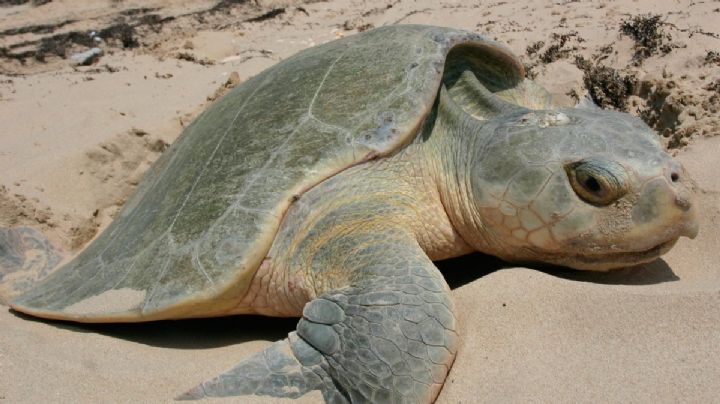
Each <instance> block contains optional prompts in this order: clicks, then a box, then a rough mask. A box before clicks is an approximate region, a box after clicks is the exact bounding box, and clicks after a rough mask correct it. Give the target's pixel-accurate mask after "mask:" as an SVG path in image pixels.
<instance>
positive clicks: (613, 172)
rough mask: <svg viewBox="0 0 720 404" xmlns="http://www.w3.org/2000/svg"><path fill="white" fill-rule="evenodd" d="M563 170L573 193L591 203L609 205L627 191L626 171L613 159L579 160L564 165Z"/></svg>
mask: <svg viewBox="0 0 720 404" xmlns="http://www.w3.org/2000/svg"><path fill="white" fill-rule="evenodd" d="M565 171H566V172H567V175H568V178H569V180H570V185H572V188H573V190H574V191H575V193H576V194H577V195H578V196H579V197H580V199H582V200H584V201H585V202H588V203H590V204H592V205H596V206H605V205H609V204H611V203H613V202H615V201H616V200H618V199H620V198H621V197H622V196H623V195H625V193H627V187H628V176H627V173H626V172H625V169H624V168H623V167H622V166H621V165H620V164H618V163H615V162H613V161H608V160H600V159H585V160H580V161H577V162H574V163H569V164H567V165H565Z"/></svg>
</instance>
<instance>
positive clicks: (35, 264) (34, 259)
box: [0, 227, 63, 303]
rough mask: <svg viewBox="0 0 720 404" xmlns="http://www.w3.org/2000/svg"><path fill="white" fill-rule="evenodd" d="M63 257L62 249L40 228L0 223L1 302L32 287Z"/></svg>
mask: <svg viewBox="0 0 720 404" xmlns="http://www.w3.org/2000/svg"><path fill="white" fill-rule="evenodd" d="M62 258H63V252H62V250H60V249H59V248H57V247H56V246H55V245H53V243H52V242H51V241H50V240H48V239H47V238H46V237H45V236H44V235H43V234H42V233H40V232H39V231H37V230H35V229H33V228H30V227H15V228H7V227H0V303H1V302H8V301H9V300H10V299H11V298H12V297H14V296H16V295H18V294H20V293H22V292H24V291H26V290H28V289H30V288H31V287H32V286H33V285H34V284H35V283H36V282H38V281H39V280H41V279H43V278H45V277H46V276H47V275H49V274H50V272H51V271H52V270H53V269H54V268H55V267H56V266H57V265H58V263H60V261H62Z"/></svg>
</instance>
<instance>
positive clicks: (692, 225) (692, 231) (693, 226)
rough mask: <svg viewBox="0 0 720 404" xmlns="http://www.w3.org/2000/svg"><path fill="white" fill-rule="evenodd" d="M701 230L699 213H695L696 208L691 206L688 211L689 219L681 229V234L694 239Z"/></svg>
mask: <svg viewBox="0 0 720 404" xmlns="http://www.w3.org/2000/svg"><path fill="white" fill-rule="evenodd" d="M699 231H700V223H699V222H698V219H697V214H696V213H695V209H693V208H690V210H689V211H688V212H687V219H686V220H685V224H684V226H683V227H682V229H681V230H680V235H681V236H685V237H687V238H690V239H694V238H695V237H697V235H698V232H699Z"/></svg>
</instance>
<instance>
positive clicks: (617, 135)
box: [12, 25, 697, 403]
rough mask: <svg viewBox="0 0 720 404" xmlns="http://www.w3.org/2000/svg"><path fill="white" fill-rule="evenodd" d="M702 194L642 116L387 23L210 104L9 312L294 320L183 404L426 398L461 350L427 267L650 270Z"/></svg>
mask: <svg viewBox="0 0 720 404" xmlns="http://www.w3.org/2000/svg"><path fill="white" fill-rule="evenodd" d="M690 184H691V181H690V180H689V178H688V176H687V174H686V172H685V171H684V170H683V168H682V167H681V166H680V165H679V164H678V163H676V162H675V161H674V160H673V159H672V158H671V157H670V156H669V155H668V154H666V153H665V152H664V151H663V150H662V147H661V143H660V142H659V141H658V139H657V135H656V134H655V133H653V131H652V130H651V129H650V128H648V127H647V126H646V125H645V124H643V123H642V121H640V120H639V119H637V118H634V117H632V116H630V115H627V114H624V113H619V112H612V111H604V110H601V109H599V108H596V107H592V106H589V105H581V106H580V108H559V107H554V106H553V105H552V104H551V102H550V98H549V96H548V95H547V93H546V92H545V91H544V90H542V89H541V88H540V87H539V86H537V85H536V84H533V83H532V82H531V81H529V80H527V79H525V77H524V70H523V66H522V64H521V63H520V61H519V60H518V59H517V58H516V57H515V56H513V54H512V53H511V52H510V51H509V50H508V49H507V48H505V47H504V46H502V45H500V44H498V43H495V42H493V41H491V40H488V39H487V38H485V37H483V36H480V35H477V34H474V33H470V32H465V31H460V30H455V29H449V28H440V27H431V26H419V25H403V26H389V27H383V28H378V29H375V30H372V31H367V32H364V33H361V34H357V35H353V36H349V37H346V38H343V39H339V40H337V41H334V42H330V43H327V44H324V45H321V46H317V47H314V48H311V49H308V50H305V51H303V52H300V53H298V54H297V55H295V56H293V57H291V58H288V59H287V60H285V61H283V62H282V63H279V64H277V65H276V66H274V67H272V68H270V69H268V70H266V71H264V72H262V73H261V74H259V75H257V76H255V77H253V78H252V79H249V80H248V81H246V82H245V83H244V84H242V85H240V86H239V87H237V88H235V89H234V90H233V91H232V92H230V93H229V94H228V95H226V96H225V97H224V98H222V99H221V100H219V101H217V102H216V103H214V104H213V105H211V106H210V107H209V108H208V109H207V110H206V111H205V112H204V113H203V114H202V115H200V116H199V117H198V118H197V119H196V120H195V121H194V122H193V123H192V125H190V126H189V127H188V128H187V129H186V130H185V132H184V133H183V134H182V136H181V137H180V138H179V139H178V140H177V142H175V144H173V145H172V146H171V147H170V148H169V149H168V150H167V151H166V152H165V153H164V154H163V155H162V157H161V158H160V159H159V160H158V161H157V163H155V164H154V166H153V167H152V169H151V170H150V173H149V174H148V175H147V177H146V178H145V179H144V180H143V182H142V183H141V185H140V186H139V188H138V190H137V192H136V194H135V195H134V196H133V197H132V198H131V199H130V200H129V201H128V202H127V204H126V206H125V207H124V208H123V210H122V211H121V212H120V213H119V215H118V216H117V218H116V219H115V221H114V222H113V223H112V224H111V225H110V226H109V227H108V228H107V230H105V231H104V232H103V233H102V234H101V235H100V236H99V237H98V238H97V239H96V240H95V241H94V242H93V243H91V244H90V246H88V247H87V248H86V249H85V250H84V251H83V252H82V253H80V254H79V255H78V256H77V257H76V258H75V259H74V260H72V261H71V262H70V263H68V264H66V265H65V266H63V267H62V268H60V269H59V270H58V271H56V272H55V273H53V274H52V275H50V276H49V277H48V278H47V279H46V280H45V281H43V282H42V283H40V284H39V285H37V286H36V287H35V288H34V289H32V290H30V291H29V292H27V293H26V294H24V295H22V296H21V297H19V298H18V299H16V300H14V301H13V302H12V307H13V308H14V309H15V310H18V311H21V312H24V313H28V314H31V315H35V316H40V317H46V318H53V319H63V320H72V321H80V322H138V321H149V320H158V319H178V318H188V317H208V316H221V315H231V314H243V313H259V314H265V315H270V316H302V318H301V320H300V321H299V323H298V325H297V330H296V331H295V332H292V333H290V334H289V336H288V338H286V339H284V340H282V341H279V342H276V343H275V344H274V345H272V346H271V347H269V348H268V349H266V350H265V351H263V352H261V353H258V354H257V355H255V356H253V357H251V358H249V359H247V360H245V361H243V362H241V363H240V364H239V365H238V366H237V367H235V368H234V369H231V370H229V371H228V372H226V373H224V374H222V375H220V376H219V377H217V378H215V379H213V380H210V381H207V382H204V383H202V384H201V385H199V386H197V387H196V388H194V389H192V390H190V391H188V392H187V393H185V394H184V395H182V396H181V398H199V397H205V396H228V395H247V394H257V395H271V396H280V397H298V396H301V395H303V394H305V393H306V392H308V391H311V390H315V389H319V390H320V391H321V392H322V394H323V395H324V397H325V399H326V400H327V401H329V402H346V401H350V402H411V403H419V402H431V401H433V400H434V398H435V397H436V396H437V394H438V392H439V390H440V388H441V386H442V384H443V382H444V380H445V377H446V375H447V372H448V370H449V369H450V366H451V365H452V362H453V359H454V357H455V354H456V351H457V347H458V335H457V332H456V330H457V328H456V322H455V319H454V316H453V302H452V299H451V297H450V293H449V289H448V286H447V284H446V283H445V281H444V279H443V277H442V275H441V274H440V272H439V271H438V270H437V268H436V267H435V265H434V264H433V260H439V259H444V258H448V257H453V256H458V255H462V254H465V253H469V252H471V251H475V250H477V251H482V252H485V253H488V254H492V255H496V256H498V257H501V258H503V259H505V260H510V261H522V262H527V261H539V262H545V263H550V264H556V265H563V266H568V267H573V268H577V269H585V270H608V269H611V268H616V267H624V266H628V265H633V264H638V263H643V262H648V261H651V260H654V259H655V258H657V257H658V256H660V255H661V254H663V253H665V252H666V251H668V250H669V249H670V248H671V247H672V245H673V244H674V243H675V242H676V241H677V239H678V238H679V237H680V236H688V237H691V238H692V237H694V236H695V234H696V233H697V223H696V220H695V216H694V208H693V206H692V201H691V188H692V187H691V186H690Z"/></svg>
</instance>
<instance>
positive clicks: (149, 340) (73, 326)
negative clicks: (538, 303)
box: [11, 253, 680, 349]
mask: <svg viewBox="0 0 720 404" xmlns="http://www.w3.org/2000/svg"><path fill="white" fill-rule="evenodd" d="M436 265H437V266H438V268H439V269H440V271H441V272H442V273H443V276H444V277H445V280H446V281H447V283H448V285H449V286H450V288H451V289H457V288H459V287H461V286H463V285H466V284H468V283H470V282H474V281H476V280H478V279H480V278H482V277H484V276H486V275H489V274H491V273H493V272H495V271H498V270H502V269H504V268H512V267H517V266H518V265H517V264H513V263H509V262H506V261H503V260H501V259H499V258H496V257H493V256H490V255H485V254H481V253H473V254H468V255H465V256H461V257H457V258H452V259H447V260H443V261H438V262H436ZM530 268H533V269H536V270H539V271H541V272H544V273H546V274H548V275H551V276H556V277H559V278H563V279H568V280H572V281H578V282H592V283H599V284H607V285H652V284H657V283H663V282H672V281H677V280H679V279H680V278H679V277H678V276H677V275H675V273H674V272H673V271H672V268H670V266H669V265H668V264H667V263H666V262H665V261H663V260H662V259H658V260H655V261H653V262H651V263H649V264H645V265H641V266H636V267H631V268H625V269H618V270H614V271H610V272H587V271H577V270H573V269H569V268H562V267H551V266H530ZM11 312H12V313H13V314H14V315H15V316H18V317H20V318H22V319H24V320H26V321H36V322H42V323H46V324H51V325H53V326H55V327H58V328H61V329H66V330H70V331H73V332H85V333H96V334H101V335H105V336H108V337H112V338H120V339H124V340H127V341H132V342H136V343H139V344H144V345H148V346H153V347H162V348H174V349H208V348H219V347H224V346H228V345H235V344H240V343H243V342H249V341H258V340H264V341H277V340H280V339H283V338H285V337H286V336H287V334H288V333H289V332H291V331H293V330H295V326H296V325H297V319H296V318H277V317H263V316H253V315H240V316H230V317H218V318H204V319H190V320H164V321H151V322H146V323H109V324H104V323H103V324H83V323H73V322H69V321H59V320H47V319H40V318H37V317H32V316H29V315H26V314H23V313H20V312H17V311H14V310H11Z"/></svg>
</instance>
